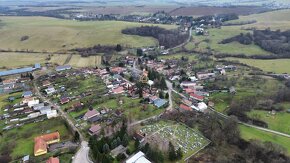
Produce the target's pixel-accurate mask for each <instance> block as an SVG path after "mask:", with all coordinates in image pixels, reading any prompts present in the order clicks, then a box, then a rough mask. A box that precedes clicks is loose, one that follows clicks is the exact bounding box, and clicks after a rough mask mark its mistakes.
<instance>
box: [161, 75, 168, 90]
mask: <svg viewBox="0 0 290 163" xmlns="http://www.w3.org/2000/svg"><path fill="white" fill-rule="evenodd" d="M160 87H161V89H162V90H165V89H167V85H166V81H165V78H164V77H162V78H161V81H160Z"/></svg>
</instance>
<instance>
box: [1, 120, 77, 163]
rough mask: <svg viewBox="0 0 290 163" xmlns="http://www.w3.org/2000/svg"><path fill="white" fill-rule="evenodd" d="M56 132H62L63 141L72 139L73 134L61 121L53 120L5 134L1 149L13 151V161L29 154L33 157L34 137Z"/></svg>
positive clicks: (31, 124) (27, 125)
mask: <svg viewBox="0 0 290 163" xmlns="http://www.w3.org/2000/svg"><path fill="white" fill-rule="evenodd" d="M55 131H59V132H60V135H61V141H65V140H69V139H71V138H72V134H71V133H70V132H69V130H68V129H67V128H66V127H65V125H64V122H63V121H62V120H61V119H51V120H45V121H42V122H38V123H30V124H26V125H24V126H22V127H20V128H15V129H12V130H8V131H5V132H3V136H2V137H1V138H0V147H1V148H0V149H2V150H5V148H9V149H11V156H12V158H13V159H15V158H17V157H20V156H24V155H27V154H29V155H33V147H34V137H36V136H38V135H41V134H44V133H50V132H55ZM1 152H3V151H1Z"/></svg>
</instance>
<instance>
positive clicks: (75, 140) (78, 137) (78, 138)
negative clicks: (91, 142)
mask: <svg viewBox="0 0 290 163" xmlns="http://www.w3.org/2000/svg"><path fill="white" fill-rule="evenodd" d="M79 140H80V134H79V132H77V131H76V132H75V135H74V142H77V141H79Z"/></svg>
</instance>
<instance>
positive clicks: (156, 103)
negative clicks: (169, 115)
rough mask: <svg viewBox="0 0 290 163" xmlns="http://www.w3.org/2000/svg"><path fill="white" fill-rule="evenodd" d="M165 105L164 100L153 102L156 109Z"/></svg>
mask: <svg viewBox="0 0 290 163" xmlns="http://www.w3.org/2000/svg"><path fill="white" fill-rule="evenodd" d="M166 103H167V101H166V100H164V99H157V100H154V105H155V106H157V107H158V108H160V107H162V106H163V105H165V104H166Z"/></svg>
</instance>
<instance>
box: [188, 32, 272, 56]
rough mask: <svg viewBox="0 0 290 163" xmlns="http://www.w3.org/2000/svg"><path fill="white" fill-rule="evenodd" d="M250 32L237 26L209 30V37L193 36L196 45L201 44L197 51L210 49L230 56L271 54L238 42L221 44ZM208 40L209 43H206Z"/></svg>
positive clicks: (254, 46) (257, 47)
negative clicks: (225, 40) (223, 41)
mask: <svg viewBox="0 0 290 163" xmlns="http://www.w3.org/2000/svg"><path fill="white" fill-rule="evenodd" d="M247 32H249V31H245V30H241V29H240V28H239V27H237V26H224V27H222V28H221V29H218V28H213V29H209V36H195V34H194V36H193V39H194V40H195V42H196V43H200V44H199V45H198V47H197V50H200V51H206V48H207V47H210V48H211V49H213V50H214V51H215V52H217V53H228V54H245V55H267V54H269V52H266V51H264V50H263V49H261V48H260V47H259V46H257V45H254V44H252V45H243V44H240V43H238V42H232V43H228V44H219V42H221V41H222V40H224V39H227V38H230V37H233V36H236V35H239V34H240V33H247ZM205 40H208V41H205Z"/></svg>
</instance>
